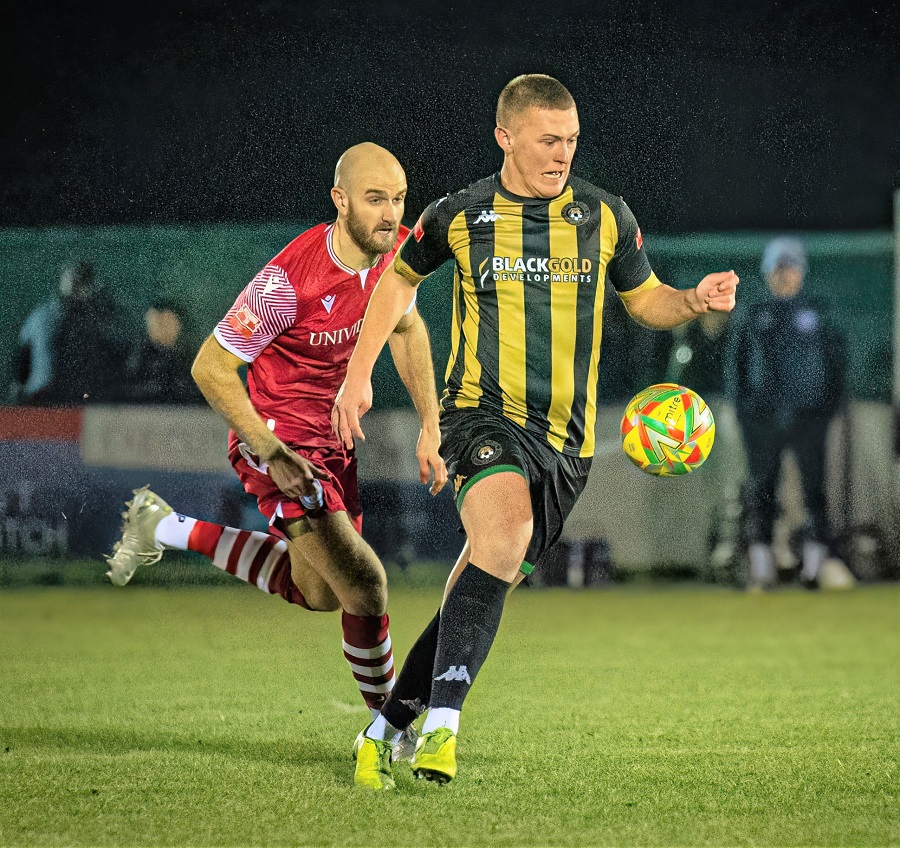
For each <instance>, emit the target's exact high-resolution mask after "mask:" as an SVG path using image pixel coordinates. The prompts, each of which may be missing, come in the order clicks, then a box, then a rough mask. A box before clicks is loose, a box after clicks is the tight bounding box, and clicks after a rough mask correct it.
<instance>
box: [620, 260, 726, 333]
mask: <svg viewBox="0 0 900 848" xmlns="http://www.w3.org/2000/svg"><path fill="white" fill-rule="evenodd" d="M739 282H740V280H739V279H738V276H737V274H735V273H734V271H717V272H716V273H714V274H707V275H706V276H705V277H704V278H703V279H702V280H701V281H700V282H699V284H698V285H697V287H696V288H693V289H685V290H683V291H682V290H679V289H673V288H672V287H671V286H666V285H661V286H656V287H655V288H652V289H648V290H647V291H643V292H637V293H635V294H634V295H633V296H630V297H627V296H626V297H623V302H624V303H625V308H626V309H627V310H628V314H629V315H631V317H632V318H634V320H635V321H637V322H638V323H639V324H642V325H643V326H645V327H649V328H650V329H652V330H671V329H672V328H673V327H677V326H678V325H679V324H684V323H685V322H686V321H690V320H692V319H693V318H696V317H697V316H698V315H701V314H702V313H704V312H707V311H713V312H731V311H732V310H733V309H734V304H735V294H736V291H737V286H738V283H739Z"/></svg>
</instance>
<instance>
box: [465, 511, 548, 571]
mask: <svg viewBox="0 0 900 848" xmlns="http://www.w3.org/2000/svg"><path fill="white" fill-rule="evenodd" d="M532 529H533V525H532V522H531V520H528V521H525V522H522V523H521V524H518V525H514V526H512V527H504V528H502V529H501V528H498V529H497V531H496V532H494V533H480V534H478V535H477V536H474V537H472V536H470V537H469V544H470V545H471V548H472V555H471V558H470V561H471V562H474V563H475V564H476V565H477V566H478V567H479V568H483V569H486V570H488V571H490V572H491V573H493V574H496V575H497V576H498V577H501V578H502V579H508V578H507V577H506V576H505V575H506V573H507V572H508V573H509V574H512V575H515V574H516V572H517V571H518V570H519V567H520V566H521V565H522V562H523V560H524V559H525V553H526V552H527V551H528V545H529V544H530V543H531V534H532ZM499 572H502V573H499Z"/></svg>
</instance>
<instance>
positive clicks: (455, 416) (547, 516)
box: [441, 408, 591, 574]
mask: <svg viewBox="0 0 900 848" xmlns="http://www.w3.org/2000/svg"><path fill="white" fill-rule="evenodd" d="M441 456H442V457H443V458H444V462H445V463H446V464H447V473H448V475H449V477H450V479H451V481H452V482H453V485H454V489H455V493H456V508H457V509H460V508H461V507H462V502H463V500H464V499H465V497H466V493H467V492H468V491H469V489H471V488H472V486H473V485H474V484H475V483H477V482H478V481H479V480H482V479H484V478H485V477H487V476H488V475H490V474H497V473H499V472H501V471H512V472H514V473H516V474H521V475H522V476H523V477H524V478H525V480H526V481H527V482H528V489H529V491H530V493H531V511H532V514H533V516H534V531H533V533H532V536H531V543H530V544H529V546H528V551H527V552H526V554H525V562H523V563H522V569H521V570H522V572H523V573H525V574H531V572H532V571H534V569H535V567H536V566H537V565H538V564H539V563H540V559H541V557H542V556H543V555H544V554H545V553H546V552H547V550H548V549H549V548H550V546H551V545H552V544H553V543H554V542H555V541H556V540H557V539H559V537H560V534H561V533H562V529H563V524H564V523H565V521H566V518H568V516H569V513H570V512H571V511H572V507H574V506H575V501H577V500H578V497H579V496H580V495H581V493H582V491H584V487H585V484H586V483H587V478H588V473H589V472H590V470H591V460H590V459H583V458H581V457H574V456H566V455H565V454H562V453H559V452H558V451H557V450H555V449H554V448H553V447H551V446H550V445H549V444H548V443H547V442H546V441H543V440H542V439H540V438H539V437H538V436H537V435H535V434H534V433H531V432H529V431H528V430H525V429H524V428H523V427H520V426H519V425H518V424H515V423H514V422H512V421H510V420H508V419H507V418H504V417H503V416H502V415H500V414H498V413H495V412H490V411H487V410H482V409H479V408H474V409H458V410H454V411H452V412H447V411H443V412H442V413H441Z"/></svg>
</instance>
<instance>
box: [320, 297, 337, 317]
mask: <svg viewBox="0 0 900 848" xmlns="http://www.w3.org/2000/svg"><path fill="white" fill-rule="evenodd" d="M334 300H335V296H334V295H333V294H330V295H328V296H326V297H323V298H322V306H324V307H325V311H326V312H327V313H328V314H329V315H331V307H332V306H334Z"/></svg>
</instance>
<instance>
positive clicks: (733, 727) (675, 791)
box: [0, 586, 900, 846]
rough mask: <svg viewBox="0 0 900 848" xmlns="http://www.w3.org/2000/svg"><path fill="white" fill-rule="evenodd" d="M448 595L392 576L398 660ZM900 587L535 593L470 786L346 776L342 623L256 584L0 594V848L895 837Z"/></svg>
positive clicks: (482, 699)
mask: <svg viewBox="0 0 900 848" xmlns="http://www.w3.org/2000/svg"><path fill="white" fill-rule="evenodd" d="M439 594H440V590H439V589H437V588H434V589H429V590H421V589H419V590H412V589H409V588H403V587H402V586H395V587H394V590H393V595H392V600H391V613H392V633H393V637H394V642H395V646H396V649H397V655H398V660H399V659H400V658H402V656H404V655H405V653H406V650H407V649H408V647H409V645H410V644H411V643H412V641H413V640H414V639H415V637H416V635H417V634H418V631H419V629H420V628H421V627H422V626H423V625H424V623H425V622H426V621H427V620H428V619H429V618H430V616H431V615H432V613H433V610H434V609H435V607H436V604H437V603H438V599H439ZM898 609H900V591H898V588H897V587H893V586H892V587H875V588H865V589H860V590H857V591H854V592H850V593H847V594H843V595H826V594H803V593H800V592H793V591H785V592H781V593H776V594H772V595H766V596H750V595H743V594H737V593H732V592H728V591H720V590H709V589H685V588H679V589H675V590H671V589H670V590H665V589H655V588H654V589H640V588H627V589H613V590H609V591H593V592H581V593H572V592H568V591H564V590H553V591H542V592H536V591H535V592H532V591H527V590H520V591H518V592H516V593H515V594H514V596H513V597H512V598H511V599H510V601H509V603H508V605H507V609H506V613H505V615H504V621H503V624H502V626H501V632H500V636H499V638H498V641H497V643H496V645H495V647H494V650H493V652H492V654H491V656H490V658H489V660H488V662H487V664H486V666H485V668H484V670H483V672H482V674H481V676H480V677H479V679H478V681H477V682H476V684H475V686H474V688H473V691H472V694H471V696H470V698H469V700H468V702H467V704H466V709H465V712H464V714H463V724H462V728H461V729H462V735H461V742H460V776H459V778H458V779H457V780H456V781H455V782H454V783H452V784H450V785H448V786H446V787H438V786H435V785H432V784H426V783H423V782H416V781H414V780H413V778H412V775H411V773H410V771H409V767H408V765H406V764H403V765H401V766H398V767H397V769H396V772H397V785H398V791H397V792H396V793H394V794H392V795H389V796H376V795H369V794H364V793H361V792H359V791H356V790H354V789H353V788H352V786H351V780H352V764H351V761H350V755H349V752H350V745H351V743H352V741H353V738H354V736H355V735H356V733H357V732H358V730H359V729H360V727H362V726H363V725H364V724H365V722H366V715H367V714H366V712H365V710H364V708H363V707H362V706H361V701H360V699H359V695H358V693H357V692H356V691H355V687H354V684H353V681H352V678H351V676H350V673H349V671H348V669H347V667H346V665H345V663H344V660H343V658H342V654H341V650H340V627H339V621H338V619H337V616H336V615H324V614H317V615H313V614H310V613H308V612H305V611H303V610H298V609H296V608H292V607H290V606H288V605H287V604H285V603H283V602H282V601H280V599H276V598H269V597H267V596H265V595H263V594H262V593H260V592H258V591H255V590H252V589H249V588H241V589H225V588H219V587H213V588H192V589H176V590H166V589H160V588H155V587H147V586H133V587H131V586H130V587H127V588H126V589H124V590H117V589H113V588H93V589H72V588H40V589H18V590H4V591H3V593H2V595H0V650H2V665H0V686H2V693H3V694H2V698H0V844H3V845H41V846H56V845H195V846H206V845H216V846H225V845H361V846H375V845H377V846H392V845H400V846H442V845H490V846H508V845H509V846H512V845H554V846H555V845H559V846H562V845H889V844H897V843H898V842H900V827H898V806H897V785H898V775H897V752H898V748H897V736H898V734H897V731H898V726H897V725H898V721H897V676H896V675H897V670H898V628H897V612H898Z"/></svg>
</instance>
